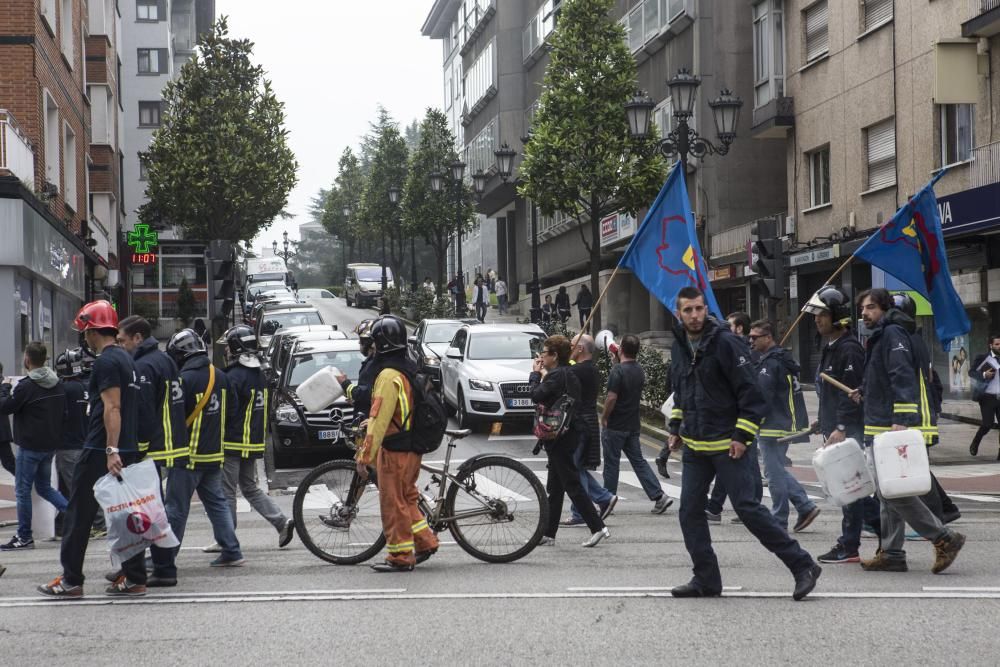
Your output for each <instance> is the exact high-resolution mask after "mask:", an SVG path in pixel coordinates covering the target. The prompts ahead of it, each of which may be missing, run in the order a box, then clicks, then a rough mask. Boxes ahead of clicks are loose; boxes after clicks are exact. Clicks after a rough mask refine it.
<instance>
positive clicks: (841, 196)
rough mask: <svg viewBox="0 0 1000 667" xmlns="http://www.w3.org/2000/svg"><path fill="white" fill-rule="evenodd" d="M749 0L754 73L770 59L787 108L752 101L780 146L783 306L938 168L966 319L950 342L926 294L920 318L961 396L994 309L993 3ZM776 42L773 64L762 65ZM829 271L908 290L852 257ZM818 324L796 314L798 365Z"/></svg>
mask: <svg viewBox="0 0 1000 667" xmlns="http://www.w3.org/2000/svg"><path fill="white" fill-rule="evenodd" d="M748 4H749V5H750V8H749V11H751V12H752V14H753V16H754V17H755V19H754V39H755V44H756V49H755V58H754V60H755V67H758V69H757V71H756V75H757V77H756V78H757V80H758V81H761V82H763V81H764V80H765V79H768V80H770V81H771V82H772V85H774V83H773V82H775V81H776V79H775V75H774V72H781V73H782V74H783V81H782V82H781V84H780V85H781V87H780V88H779V93H778V102H777V103H775V104H773V105H771V107H770V109H771V111H772V112H774V111H775V110H776V109H779V108H780V109H783V110H784V112H783V113H780V114H779V113H777V112H774V113H771V112H768V111H766V110H767V109H768V108H769V107H768V105H767V104H764V105H760V107H759V108H760V109H761V110H764V111H763V112H761V113H758V109H757V108H755V111H754V114H755V119H754V120H755V128H754V131H760V132H762V133H765V134H766V133H772V134H773V133H780V134H781V135H782V137H781V138H780V139H778V141H780V142H783V143H784V145H785V150H786V157H787V169H786V171H787V175H788V180H787V183H788V187H787V193H788V204H787V207H788V211H789V216H788V224H787V225H786V229H785V231H786V233H787V234H788V236H787V239H788V241H787V243H786V246H787V250H786V253H787V254H788V263H789V269H790V280H789V295H788V296H789V298H788V311H789V312H790V313H794V312H796V311H797V310H798V308H799V307H800V306H801V304H802V303H804V300H805V299H808V298H809V296H810V294H812V292H813V291H814V290H816V289H817V288H819V287H820V286H821V285H822V284H823V283H824V282H825V281H826V280H827V278H828V277H829V276H830V274H831V273H832V272H833V271H834V270H835V269H836V268H837V267H838V266H839V265H840V264H841V263H843V261H844V260H845V259H846V258H847V257H849V256H850V254H851V253H852V252H854V250H856V249H857V247H859V246H860V244H861V243H862V242H863V241H864V239H865V238H867V237H868V236H869V235H870V234H871V232H872V231H873V230H874V229H876V228H877V227H878V225H880V224H881V223H883V222H885V221H886V220H888V219H889V218H890V217H891V216H892V215H893V213H894V212H895V210H896V209H897V207H898V206H899V205H900V204H902V203H904V202H905V201H906V199H907V198H908V197H909V196H910V195H912V194H914V193H915V192H917V191H918V190H919V189H920V188H921V187H922V186H923V185H924V184H925V183H926V182H927V181H929V180H930V179H931V178H932V177H933V176H934V175H935V174H937V173H938V172H939V171H940V170H942V169H947V172H946V173H945V175H944V176H943V177H942V178H941V180H940V181H939V182H938V184H937V185H936V187H935V191H936V194H937V197H938V202H939V209H940V211H941V215H942V222H943V230H944V236H945V242H946V247H947V253H948V262H949V266H950V269H951V273H952V281H953V283H954V284H955V286H956V288H957V290H958V292H959V294H960V296H961V297H962V299H963V301H964V302H965V305H966V310H967V313H968V315H969V318H970V320H971V321H972V324H973V329H972V332H971V334H970V335H969V336H967V337H963V338H961V339H958V340H956V341H955V342H954V343H953V345H952V350H951V352H948V353H946V352H943V351H942V349H941V346H940V345H939V344H938V342H937V340H936V339H935V337H934V332H933V329H934V327H933V318H932V317H931V313H930V308H929V306H927V305H925V304H923V303H921V309H920V312H921V314H922V317H921V318H920V319H921V323H922V325H923V332H924V335H925V337H926V338H927V340H928V343H929V347H930V348H931V349H932V353H933V355H934V364H935V368H936V369H937V371H938V374H939V375H940V377H941V378H942V381H943V382H944V384H945V386H946V388H948V389H949V390H951V391H953V392H955V393H956V394H958V395H960V394H961V393H962V392H964V391H965V390H966V389H967V388H968V375H967V372H968V364H969V363H970V360H971V358H972V357H973V356H974V355H975V354H976V353H978V352H979V351H981V350H983V349H985V348H986V345H987V336H988V334H989V333H990V332H991V331H995V330H996V322H997V321H998V320H1000V240H998V238H1000V237H998V236H997V235H996V232H997V230H998V229H1000V217H998V215H997V211H998V210H1000V146H998V143H997V142H996V141H994V137H995V135H996V134H997V130H998V129H1000V128H998V125H997V119H996V117H995V111H994V109H995V107H996V104H997V98H996V96H995V93H994V88H995V86H996V75H995V74H994V72H995V71H996V68H997V66H998V64H1000V60H998V57H997V55H996V53H995V50H996V48H997V47H998V45H1000V42H998V40H997V34H998V33H1000V2H998V1H997V0H934V1H933V2H893V0H864V1H863V2H857V1H855V0H851V1H850V2H848V1H846V0H819V1H815V0H808V1H803V0H784V2H782V0H763V1H761V2H751V3H748ZM758 17H766V18H764V19H762V20H764V21H769V22H770V25H761V23H760V22H759V20H758ZM778 26H780V27H778ZM772 54H773V56H774V60H773V63H774V66H773V67H772V69H771V71H770V72H768V71H765V69H760V67H761V64H762V61H763V62H764V63H765V64H766V61H767V59H768V58H769V57H771V55H772ZM778 54H781V56H782V57H783V60H784V62H783V63H780V60H779V56H778ZM789 112H790V113H789ZM768 113H771V115H772V116H773V118H772V119H771V120H767V115H768ZM769 125H770V127H768V126H769ZM838 282H840V284H842V285H843V286H844V287H846V288H847V289H848V290H849V291H853V292H855V293H856V292H858V291H859V290H861V289H864V288H866V287H869V286H873V285H874V286H885V287H888V288H890V289H894V290H905V289H907V286H905V285H901V284H899V283H898V281H896V280H895V279H894V278H892V276H888V275H886V274H884V273H883V272H882V271H880V270H878V269H876V268H873V267H871V266H869V265H867V264H865V263H862V262H855V263H853V264H852V265H851V266H850V267H849V268H848V269H847V270H846V271H845V272H844V274H843V275H842V277H841V278H840V279H839V280H838ZM807 319H808V318H807ZM814 333H815V329H814V328H813V327H812V323H811V322H805V323H804V325H803V326H802V327H801V328H800V330H799V335H798V336H797V337H796V340H795V344H796V347H797V348H798V349H799V353H800V356H801V358H802V361H803V364H804V366H805V367H806V369H807V373H809V372H811V369H812V368H813V367H814V365H815V363H816V358H817V356H818V351H817V350H816V346H815V339H814ZM807 377H808V375H807Z"/></svg>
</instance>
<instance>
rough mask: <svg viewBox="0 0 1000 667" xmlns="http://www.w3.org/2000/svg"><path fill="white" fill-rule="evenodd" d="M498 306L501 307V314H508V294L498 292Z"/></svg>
mask: <svg viewBox="0 0 1000 667" xmlns="http://www.w3.org/2000/svg"><path fill="white" fill-rule="evenodd" d="M497 306H498V307H499V308H500V314H501V315H506V314H507V295H506V294H498V295H497Z"/></svg>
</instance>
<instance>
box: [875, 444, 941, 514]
mask: <svg viewBox="0 0 1000 667" xmlns="http://www.w3.org/2000/svg"><path fill="white" fill-rule="evenodd" d="M872 455H873V456H874V458H875V475H876V477H877V479H878V489H879V491H880V492H881V493H882V495H883V496H885V497H886V498H905V497H907V496H922V495H924V494H925V493H927V492H928V491H930V490H931V466H930V461H929V460H928V459H927V446H926V445H925V444H924V436H923V435H921V433H920V431H918V430H916V429H913V428H910V429H906V430H905V431H889V432H887V433H881V434H879V435H876V436H875V443H874V445H873V446H872Z"/></svg>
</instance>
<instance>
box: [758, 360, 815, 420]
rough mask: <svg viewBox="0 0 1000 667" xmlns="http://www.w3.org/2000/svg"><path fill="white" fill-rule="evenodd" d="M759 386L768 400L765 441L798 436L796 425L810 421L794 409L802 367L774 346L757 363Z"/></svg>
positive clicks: (765, 418)
mask: <svg viewBox="0 0 1000 667" xmlns="http://www.w3.org/2000/svg"><path fill="white" fill-rule="evenodd" d="M757 386H758V387H759V388H760V393H761V394H762V395H763V396H764V399H765V400H766V401H767V404H768V405H767V413H766V416H765V417H764V421H763V422H762V423H761V425H760V436H761V437H762V438H783V437H785V436H786V435H791V434H792V433H796V432H797V429H796V428H795V426H796V424H797V423H801V422H803V421H808V418H807V417H806V415H800V414H798V413H797V411H796V406H795V390H796V389H798V388H799V364H798V362H796V361H795V359H793V358H792V355H791V353H790V352H789V351H788V350H786V349H785V348H783V347H781V346H780V345H775V346H774V347H772V348H771V349H770V350H768V351H767V352H765V353H764V354H763V355H761V357H760V359H759V360H758V362H757Z"/></svg>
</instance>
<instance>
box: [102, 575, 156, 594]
mask: <svg viewBox="0 0 1000 667" xmlns="http://www.w3.org/2000/svg"><path fill="white" fill-rule="evenodd" d="M104 592H105V593H106V594H108V595H110V596H111V597H127V598H137V597H142V596H143V595H145V594H146V585H145V584H133V583H132V582H131V581H129V580H128V579H126V578H125V576H124V575H122V576H120V577H118V579H117V580H116V581H115V583H113V584H111V585H110V586H108V587H107V588H105V589H104Z"/></svg>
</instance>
